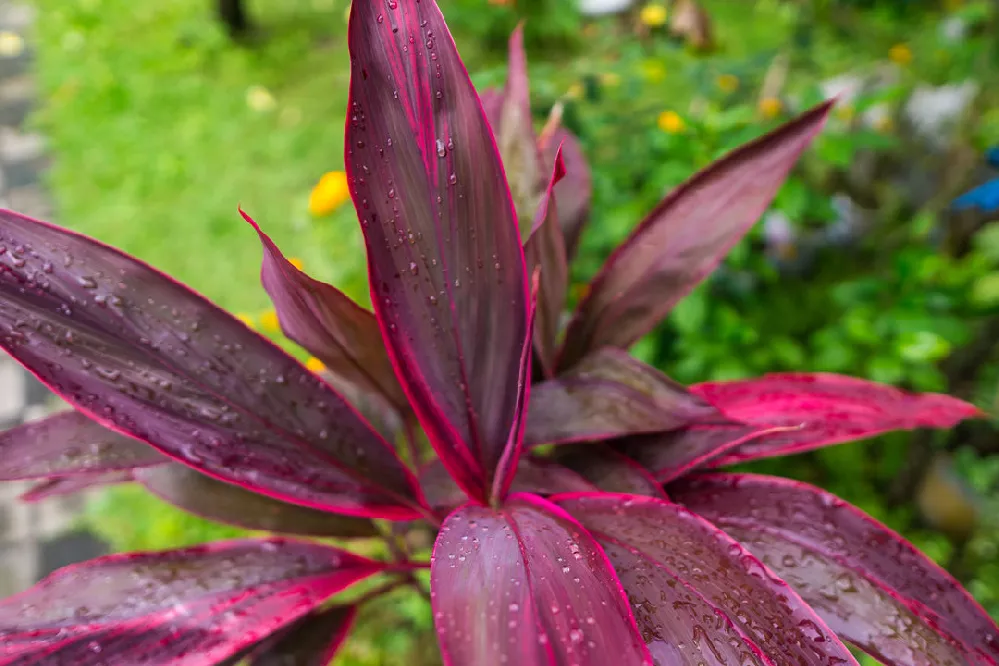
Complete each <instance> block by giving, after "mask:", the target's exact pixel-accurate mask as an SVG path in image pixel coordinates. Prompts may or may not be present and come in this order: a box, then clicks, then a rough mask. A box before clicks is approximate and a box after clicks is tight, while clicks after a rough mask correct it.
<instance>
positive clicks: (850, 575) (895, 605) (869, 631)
mask: <svg viewBox="0 0 999 666" xmlns="http://www.w3.org/2000/svg"><path fill="white" fill-rule="evenodd" d="M670 488H671V494H672V495H673V496H674V497H675V498H676V500H677V501H678V502H682V503H683V504H685V505H686V506H687V507H688V508H689V509H690V510H692V511H695V512H697V513H698V514H700V515H702V516H704V517H705V518H707V519H708V520H710V521H712V522H713V523H715V524H716V525H718V526H719V527H720V528H722V529H723V530H725V531H726V532H727V533H729V534H730V535H732V536H733V537H734V538H736V539H738V540H739V541H741V542H742V543H744V544H745V545H746V546H747V547H748V548H749V549H750V550H751V551H752V552H753V553H754V554H755V555H757V556H758V557H760V558H761V559H762V560H763V561H764V562H765V563H766V564H767V565H768V566H770V567H771V568H772V569H773V570H774V571H775V572H776V573H777V574H778V575H780V576H781V577H782V578H784V579H785V580H786V581H787V582H788V583H790V584H791V585H792V586H793V587H794V588H795V590H797V592H798V593H799V594H801V596H802V597H803V598H804V599H805V601H807V602H808V603H809V605H811V606H812V608H814V609H815V610H816V611H817V612H818V613H819V614H820V615H822V617H823V619H825V620H826V622H828V623H829V626H830V627H831V628H832V629H833V630H834V631H836V632H837V633H838V634H839V635H840V636H841V637H842V638H844V639H846V640H849V641H851V642H853V643H855V644H856V645H857V646H858V647H860V648H862V649H864V650H865V651H867V652H869V653H871V654H872V655H874V656H876V657H878V658H879V659H880V660H882V661H884V663H887V664H893V665H898V666H903V665H910V666H915V665H920V666H931V665H932V666H948V665H951V664H953V665H958V664H970V663H975V664H995V663H997V661H996V660H997V659H999V627H997V626H996V624H995V622H993V621H992V619H991V618H990V617H989V616H988V614H987V613H986V612H985V611H984V610H983V609H982V608H981V607H980V606H979V605H978V604H977V603H975V601H974V600H973V599H972V598H971V597H970V596H969V595H968V593H967V592H965V591H964V589H963V588H962V587H961V584H960V583H958V582H957V581H956V580H954V579H953V578H952V577H951V576H950V575H949V574H948V573H946V572H945V571H944V570H943V569H941V568H940V567H939V566H937V565H936V564H934V563H933V562H932V561H931V560H930V559H929V558H927V557H926V556H925V555H923V554H922V553H920V552H919V551H918V550H917V549H916V548H915V547H914V546H913V545H912V544H910V543H908V542H907V541H905V539H903V538H902V537H901V536H900V535H898V534H896V533H895V532H892V531H891V530H889V529H888V528H887V527H885V526H884V525H881V524H880V523H878V522H876V521H875V520H873V519H872V518H870V517H869V516H866V515H865V514H863V513H861V512H860V511H859V510H858V509H857V508H855V507H853V506H850V505H849V504H847V503H846V502H844V501H843V500H841V499H839V498H837V497H835V496H833V495H830V494H829V493H827V492H825V491H823V490H821V489H819V488H815V487H813V486H809V485H807V484H804V483H799V482H796V481H790V480H787V479H779V478H774V477H767V476H757V475H747V474H710V475H705V476H700V477H696V478H695V479H692V480H690V481H687V482H682V483H679V484H675V485H674V486H670Z"/></svg>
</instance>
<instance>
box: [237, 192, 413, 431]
mask: <svg viewBox="0 0 999 666" xmlns="http://www.w3.org/2000/svg"><path fill="white" fill-rule="evenodd" d="M240 213H242V215H243V218H244V219H246V221H247V222H249V223H250V224H251V225H252V226H253V228H254V230H256V232H257V234H259V236H260V242H261V244H262V245H263V248H264V258H263V267H262V268H261V272H260V279H261V282H262V283H263V285H264V289H265V290H267V294H268V295H269V296H270V297H271V301H272V302H273V303H274V308H275V311H276V312H277V316H278V320H279V321H280V322H281V329H282V330H283V331H284V334H285V335H287V336H288V338H289V339H291V340H294V341H295V342H297V343H298V344H300V345H301V346H302V347H304V348H305V349H306V350H308V352H309V353H310V354H312V355H313V356H315V357H316V358H318V359H319V360H320V361H322V362H323V364H324V365H325V366H326V369H327V371H328V372H330V373H331V374H333V375H334V376H336V377H338V378H340V379H342V380H343V381H346V382H349V383H351V384H353V385H355V386H357V387H358V388H360V389H362V390H365V391H370V392H372V393H377V394H379V395H381V396H383V397H384V398H385V399H386V400H387V401H388V402H389V403H390V404H391V405H392V406H393V407H394V408H395V409H397V410H398V411H399V412H401V413H403V414H405V413H406V412H408V411H409V404H408V403H407V401H406V395H405V394H404V393H403V391H402V388H401V387H400V386H399V382H398V381H397V380H396V378H395V372H394V370H393V369H392V363H391V362H390V361H389V358H388V354H386V352H385V345H384V344H383V343H382V336H381V332H380V330H379V328H378V321H377V320H376V319H375V316H374V315H373V314H372V313H371V312H369V311H367V310H365V309H363V308H361V307H359V306H358V305H357V304H355V303H354V302H353V301H352V300H350V299H349V298H348V297H347V296H346V295H345V294H344V293H343V292H341V291H340V290H339V289H337V288H336V287H334V286H332V285H329V284H326V283H325V282H320V281H318V280H314V279H312V278H311V277H309V276H308V275H306V274H305V273H304V272H303V271H300V270H299V269H297V268H296V267H295V266H293V265H292V264H291V262H290V261H288V260H287V259H286V258H285V256H284V255H283V254H282V253H281V250H279V249H278V247H277V245H275V244H274V242H273V241H272V240H271V239H270V237H269V236H268V235H267V234H265V233H264V232H263V231H262V230H261V229H260V227H259V226H258V225H257V223H256V222H254V221H253V220H252V219H251V218H250V216H249V215H247V214H246V213H243V212H242V211H240Z"/></svg>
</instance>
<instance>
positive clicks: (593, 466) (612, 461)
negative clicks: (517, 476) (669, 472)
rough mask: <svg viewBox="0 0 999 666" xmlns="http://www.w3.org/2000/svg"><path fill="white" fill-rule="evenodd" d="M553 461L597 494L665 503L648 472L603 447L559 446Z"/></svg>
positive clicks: (662, 495)
mask: <svg viewBox="0 0 999 666" xmlns="http://www.w3.org/2000/svg"><path fill="white" fill-rule="evenodd" d="M553 458H554V459H555V461H556V462H558V463H559V464H560V465H564V466H565V467H567V468H569V469H571V470H572V471H574V472H577V473H579V475H580V476H582V477H583V478H584V479H586V480H587V481H589V482H590V483H592V484H593V485H595V486H596V487H597V488H599V489H600V490H603V491H606V492H609V493H624V494H627V495H645V496H647V497H659V498H661V499H666V493H665V492H663V488H662V485H661V484H660V483H658V482H657V481H656V479H655V478H654V477H653V476H652V474H650V473H649V471H648V470H647V469H645V468H644V467H642V466H641V465H639V464H638V463H637V462H635V461H634V460H632V459H631V458H628V457H627V456H625V455H624V454H622V453H619V452H617V451H616V450H614V449H613V448H611V447H610V446H608V445H606V444H596V443H593V444H569V445H566V446H559V447H557V448H556V449H555V452H554V454H553ZM563 492H566V491H563Z"/></svg>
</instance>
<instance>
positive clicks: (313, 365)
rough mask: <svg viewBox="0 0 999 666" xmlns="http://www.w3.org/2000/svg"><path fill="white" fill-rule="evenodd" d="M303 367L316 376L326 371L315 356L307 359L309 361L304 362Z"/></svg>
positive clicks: (324, 366)
mask: <svg viewBox="0 0 999 666" xmlns="http://www.w3.org/2000/svg"><path fill="white" fill-rule="evenodd" d="M305 367H306V368H308V369H309V371H310V372H314V373H316V374H319V373H320V372H322V371H323V370H325V369H326V365H325V364H324V363H323V362H322V361H320V360H319V359H318V358H316V357H315V356H310V357H309V360H307V361H306V362H305Z"/></svg>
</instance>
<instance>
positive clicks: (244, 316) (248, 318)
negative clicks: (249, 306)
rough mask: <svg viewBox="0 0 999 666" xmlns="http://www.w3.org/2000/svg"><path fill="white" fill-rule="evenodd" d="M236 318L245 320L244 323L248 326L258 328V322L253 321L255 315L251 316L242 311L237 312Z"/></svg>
mask: <svg viewBox="0 0 999 666" xmlns="http://www.w3.org/2000/svg"><path fill="white" fill-rule="evenodd" d="M236 319H238V320H240V321H241V322H243V325H245V326H246V327H247V328H256V324H255V323H254V321H253V317H251V316H250V315H248V314H242V313H240V314H237V315H236Z"/></svg>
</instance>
